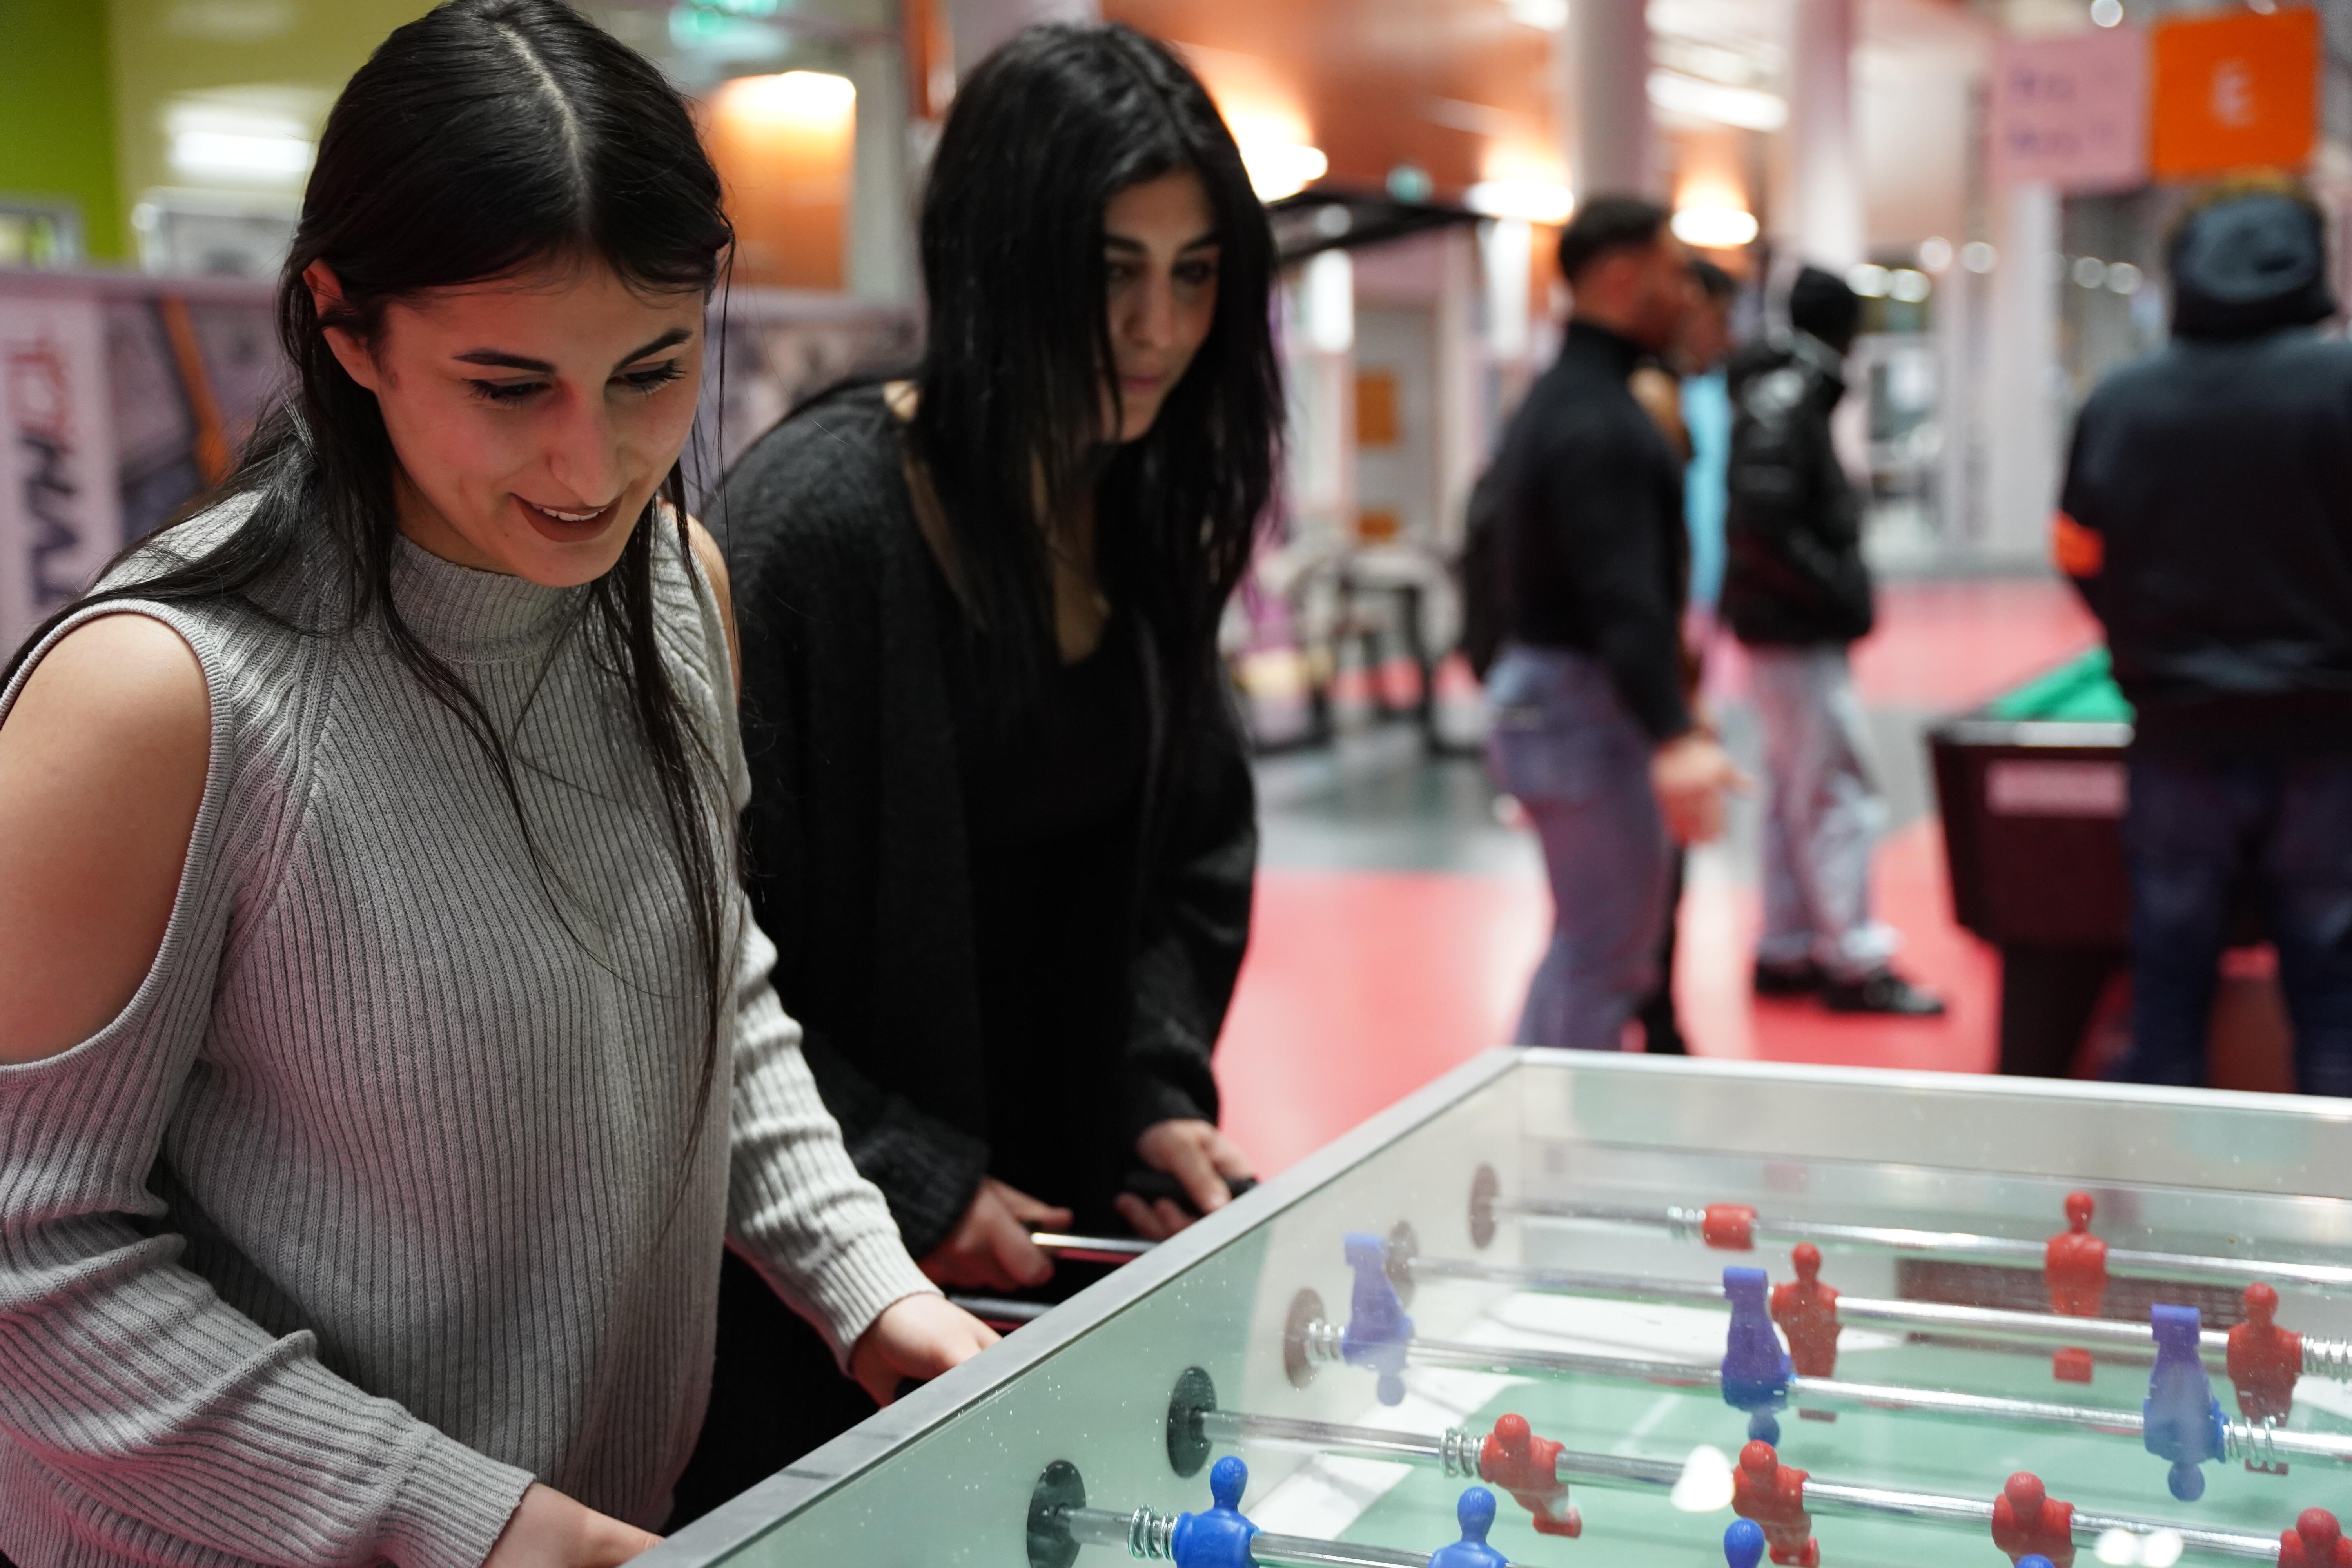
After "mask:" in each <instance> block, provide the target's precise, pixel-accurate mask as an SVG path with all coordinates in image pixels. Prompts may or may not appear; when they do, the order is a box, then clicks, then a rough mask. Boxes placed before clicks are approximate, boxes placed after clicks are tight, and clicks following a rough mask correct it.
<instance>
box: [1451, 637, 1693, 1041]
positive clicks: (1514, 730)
mask: <svg viewBox="0 0 2352 1568" xmlns="http://www.w3.org/2000/svg"><path fill="white" fill-rule="evenodd" d="M1486 702H1487V707H1488V709H1489V710H1490V714H1491V718H1492V725H1491V728H1490V730H1489V739H1488V742H1487V745H1488V750H1489V752H1490V755H1491V758H1492V762H1493V764H1494V769H1495V776H1496V782H1497V783H1498V784H1501V785H1502V787H1503V788H1504V789H1505V790H1507V792H1509V793H1510V794H1511V795H1515V796H1516V797H1517V799H1518V802H1519V805H1521V806H1522V807H1524V808H1525V809H1526V811H1527V814H1528V819H1529V820H1530V821H1532V822H1533V823H1534V825H1535V829H1536V833H1537V835H1538V837H1540V838H1541V839H1542V840H1543V853H1544V867H1545V869H1546V870H1547V871H1548V872H1549V876H1550V879H1551V900H1552V910H1553V920H1552V934H1551V944H1550V946H1549V948H1548V949H1546V950H1545V952H1544V956H1543V962H1542V963H1540V964H1538V966H1537V968H1536V973H1535V978H1534V980H1532V981H1531V982H1530V983H1529V984H1528V1002H1527V1008H1526V1010H1525V1011H1524V1012H1523V1013H1522V1014H1521V1015H1520V1017H1519V1027H1518V1034H1517V1043H1518V1044H1520V1045H1525V1046H1565V1047H1570V1048H1573V1049H1578V1050H1599V1051H1613V1050H1617V1049H1620V1048H1621V1047H1622V1036H1623V1033H1624V1029H1625V1021H1626V1020H1627V1019H1628V1018H1629V1017H1631V1016H1633V1010H1634V1009H1635V1008H1636V1007H1638V1006H1640V1005H1641V1004H1642V1002H1643V999H1644V998H1645V997H1647V996H1648V995H1649V994H1650V993H1651V991H1652V990H1653V989H1654V987H1655V985H1656V984H1657V947H1658V937H1659V934H1660V931H1661V930H1662V928H1663V922H1664V920H1665V917H1666V884H1667V879H1668V876H1669V874H1670V871H1671V868H1672V860H1673V852H1672V848H1671V847H1670V846H1669V845H1668V843H1667V840H1666V831H1665V825H1664V821H1663V820H1662V819H1661V818H1660V817H1659V816H1658V805H1657V797H1656V796H1655V795H1652V794H1651V792H1650V752H1651V742H1650V738H1649V736H1648V735H1647V733H1645V732H1644V731H1643V729H1642V727H1641V725H1639V724H1638V723H1636V722H1635V721H1634V720H1633V714H1632V712H1630V711H1629V710H1627V709H1626V707H1625V704H1624V702H1623V700H1622V699H1621V698H1619V696H1618V695H1617V687H1616V683H1615V682H1614V681H1613V680H1612V679H1610V676H1609V672H1608V670H1607V668H1605V667H1603V666H1602V664H1601V661H1600V660H1599V659H1597V658H1593V657H1592V656H1591V655H1590V654H1583V653H1578V652H1575V651H1573V650H1571V649H1568V648H1550V647H1524V646H1521V645H1519V644H1517V643H1513V644H1508V645H1506V647H1504V649H1503V652H1502V657H1501V658H1498V659H1497V660H1496V663H1495V668H1494V669H1493V670H1491V671H1490V672H1489V673H1488V675H1487V678H1486Z"/></svg>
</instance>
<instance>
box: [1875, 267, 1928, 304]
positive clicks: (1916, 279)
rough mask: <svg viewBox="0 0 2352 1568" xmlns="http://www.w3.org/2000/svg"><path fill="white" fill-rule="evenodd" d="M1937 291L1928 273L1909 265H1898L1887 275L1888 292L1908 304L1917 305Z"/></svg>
mask: <svg viewBox="0 0 2352 1568" xmlns="http://www.w3.org/2000/svg"><path fill="white" fill-rule="evenodd" d="M1934 291H1935V285H1934V284H1932V283H1930V282H1928V281H1927V274H1926V273H1924V272H1919V271H1915V270H1913V269H1912V268H1908V267H1898V268H1895V270H1894V271H1892V272H1890V273H1888V274H1887V275H1886V292H1887V294H1888V295H1889V296H1890V297H1892V298H1894V299H1896V300H1902V301H1903V302H1904V303H1905V304H1906V305H1916V304H1918V303H1920V302H1921V301H1922V300H1926V299H1927V296H1928V295H1929V294H1930V293H1932V292H1934Z"/></svg>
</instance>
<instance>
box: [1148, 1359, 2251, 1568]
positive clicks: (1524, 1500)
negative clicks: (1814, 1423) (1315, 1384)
mask: <svg viewBox="0 0 2352 1568" xmlns="http://www.w3.org/2000/svg"><path fill="white" fill-rule="evenodd" d="M1214 1399H1215V1394H1214V1390H1213V1387H1212V1385H1211V1384H1209V1382H1208V1379H1207V1377H1206V1374H1204V1373H1200V1372H1198V1371H1197V1369H1196V1370H1194V1371H1192V1372H1188V1373H1185V1374H1184V1377H1183V1378H1182V1379H1180V1380H1179V1382H1178V1384H1177V1388H1176V1393H1175V1394H1174V1396H1173V1397H1172V1398H1171V1402H1170V1405H1169V1413H1168V1432H1169V1444H1170V1450H1169V1451H1170V1458H1171V1461H1177V1462H1178V1463H1179V1468H1180V1469H1181V1468H1192V1469H1197V1468H1198V1466H1199V1464H1200V1463H1201V1462H1202V1459H1204V1458H1205V1456H1206V1454H1207V1452H1208V1448H1209V1447H1210V1446H1212V1445H1223V1446H1225V1447H1243V1446H1245V1445H1249V1444H1254V1443H1272V1444H1279V1445H1283V1446H1286V1447H1305V1448H1309V1449H1313V1450H1315V1451H1317V1452H1318V1453H1329V1454H1338V1455H1343V1456H1347V1457H1349V1458H1370V1459H1396V1460H1403V1461H1406V1462H1412V1463H1421V1464H1428V1465H1433V1466H1435V1467H1437V1468H1441V1469H1442V1470H1443V1471H1444V1473H1445V1474H1446V1475H1448V1476H1458V1477H1463V1478H1465V1479H1476V1480H1483V1481H1485V1482H1486V1483H1487V1484H1489V1485H1491V1486H1494V1487H1497V1488H1500V1489H1504V1490H1506V1491H1507V1492H1509V1493H1510V1494H1511V1495H1512V1496H1513V1497H1514V1498H1515V1499H1517V1500H1518V1501H1519V1503H1520V1504H1521V1505H1522V1506H1524V1507H1526V1508H1527V1509H1528V1510H1529V1512H1530V1513H1531V1515H1532V1516H1533V1520H1534V1523H1535V1527H1536V1529H1537V1530H1538V1531H1539V1532H1542V1533H1546V1534H1554V1535H1580V1534H1581V1533H1582V1531H1583V1521H1582V1519H1581V1517H1580V1515H1579V1514H1578V1511H1577V1510H1575V1509H1574V1508H1573V1507H1572V1506H1570V1504H1569V1501H1568V1487H1569V1485H1570V1483H1571V1482H1577V1483H1582V1484H1586V1485H1592V1486H1600V1487H1602V1488H1617V1489H1622V1488H1635V1489H1666V1490H1672V1491H1675V1492H1676V1493H1677V1494H1678V1496H1677V1500H1676V1501H1677V1506H1678V1507H1682V1508H1685V1510H1687V1511H1690V1512H1694V1513H1705V1512H1712V1511H1715V1510H1719V1509H1722V1508H1724V1507H1727V1506H1728V1507H1731V1508H1733V1509H1735V1510H1738V1512H1739V1513H1740V1514H1741V1516H1742V1517H1747V1518H1757V1519H1759V1520H1767V1521H1773V1519H1772V1516H1774V1515H1775V1514H1779V1515H1782V1516H1786V1517H1784V1518H1782V1519H1780V1520H1779V1521H1774V1522H1780V1523H1783V1524H1786V1523H1788V1522H1790V1520H1793V1519H1801V1518H1802V1517H1803V1516H1804V1515H1805V1514H1808V1513H1827V1514H1833V1515H1866V1516H1874V1517H1878V1518H1895V1519H1908V1520H1917V1521H1924V1522H1932V1523H1940V1524H1948V1525H1954V1526H1959V1527H1964V1528H1970V1529H1985V1528H1988V1527H1990V1528H1991V1529H1992V1530H1993V1531H1994V1532H1995V1540H1996V1542H1997V1543H1998V1542H2001V1540H2002V1538H2003V1537H2004V1536H2006V1535H2009V1534H2011V1532H2012V1531H2016V1530H2024V1531H2029V1532H2030V1531H2041V1532H2042V1535H2043V1537H2044V1538H2045V1539H2044V1541H2043V1542H2042V1544H2045V1545H2046V1544H2053V1543H2054V1542H2049V1541H2048V1540H2047V1539H2046V1538H2047V1537H2048V1536H2050V1535H2051V1534H2052V1533H2053V1532H2056V1533H2057V1534H2058V1535H2059V1536H2060V1538H2061V1539H2072V1540H2075V1541H2081V1542H2096V1541H2097V1540H2099V1538H2101V1537H2103V1536H2107V1535H2110V1534H2112V1533H2113V1532H2116V1531H2121V1532H2123V1533H2125V1534H2126V1535H2130V1536H2133V1537H2137V1538H2142V1539H2145V1538H2147V1537H2150V1536H2154V1535H2158V1534H2161V1533H2169V1534H2170V1535H2172V1536H2173V1537H2175V1538H2177V1539H2178V1540H2179V1542H2180V1544H2181V1546H2182V1548H2183V1549H2184V1550H2187V1551H2193V1552H2204V1553H2207V1554H2210V1555H2213V1556H2221V1557H2233V1558H2243V1559H2249V1560H2252V1561H2255V1562H2262V1563H2275V1562H2277V1561H2278V1554H2279V1541H2278V1538H2277V1537H2275V1536H2263V1535H2249V1534H2245V1533H2243V1532H2242V1531H2226V1530H2211V1529H2207V1528H2205V1527H2202V1526H2199V1525H2183V1524H2174V1523H2171V1522H2168V1521H2157V1520H2147V1519H2137V1518H2130V1517H2126V1516H2123V1515H2116V1514H2105V1513H2098V1512H2095V1511H2091V1510H2081V1509H2075V1508H2073V1507H2072V1506H2071V1505H2068V1504H2065V1503H2056V1504H2052V1503H2050V1502H2049V1501H2048V1500H2047V1496H2046V1492H2045V1490H2044V1489H2043V1488H2042V1482H2041V1481H2040V1479H2038V1478H2035V1477H2032V1476H2023V1475H2021V1476H2013V1477H2011V1478H2010V1481H2009V1484H2008V1486H2007V1488H2006V1489H2004V1492H2003V1495H2002V1497H2001V1498H2000V1499H1996V1500H1990V1501H1986V1500H1979V1499H1975V1498H1963V1497H1952V1496H1947V1495H1942V1494H1937V1493H1933V1492H1916V1491H1908V1490H1905V1489H1898V1488H1892V1487H1876V1486H1861V1485H1855V1484H1852V1483H1847V1482H1840V1481H1832V1480H1825V1479H1821V1478H1818V1477H1815V1476H1812V1475H1810V1474H1809V1473H1807V1472H1806V1471H1803V1470H1799V1469H1794V1468H1790V1467H1789V1466H1786V1465H1782V1464H1780V1462H1779V1459H1778V1457H1777V1456H1776V1455H1774V1454H1773V1453H1772V1452H1771V1450H1770V1449H1769V1447H1767V1446H1765V1445H1763V1444H1754V1445H1751V1446H1750V1447H1748V1448H1747V1449H1744V1450H1743V1451H1742V1453H1741V1455H1740V1458H1739V1462H1738V1466H1737V1467H1733V1466H1731V1465H1730V1464H1729V1463H1728V1462H1727V1461H1726V1460H1725V1459H1724V1458H1723V1457H1722V1456H1721V1455H1720V1454H1717V1455H1715V1456H1714V1461H1715V1464H1716V1466H1717V1471H1716V1472H1715V1473H1712V1474H1710V1473H1708V1472H1706V1471H1705V1470H1703V1469H1700V1468H1698V1467H1697V1466H1696V1463H1695V1462H1694V1463H1688V1464H1680V1465H1678V1464H1675V1463H1674V1462H1672V1461H1670V1460H1665V1459H1656V1458H1642V1457H1637V1456H1631V1455H1622V1454H1601V1453H1588V1452H1580V1451H1579V1450H1577V1449H1573V1448H1570V1447H1566V1446H1564V1445H1562V1444H1560V1443H1558V1442H1554V1441H1551V1440H1549V1439H1547V1438H1543V1437H1539V1436H1536V1435H1535V1434H1534V1433H1533V1432H1531V1431H1530V1430H1529V1428H1528V1423H1527V1421H1526V1420H1525V1418H1523V1417H1521V1416H1518V1415H1504V1416H1502V1417H1501V1418H1500V1419H1498V1420H1497V1421H1496V1423H1495V1426H1494V1427H1493V1428H1492V1429H1491V1430H1490V1431H1487V1432H1479V1431H1475V1430H1474V1429H1471V1428H1467V1427H1451V1428H1448V1429H1447V1430H1446V1431H1444V1432H1442V1433H1434V1434H1425V1433H1411V1432H1397V1431H1391V1430H1389V1429H1387V1428H1385V1427H1377V1426H1349V1425H1344V1424H1340V1423H1335V1422H1325V1421H1306V1420H1298V1419H1295V1418H1292V1417H1289V1416H1280V1415H1257V1414H1255V1413H1250V1412H1244V1411H1234V1410H1220V1409H1217V1408H1215V1405H1214ZM2027 1483H2030V1484H2027ZM1679 1494H1688V1495H1679Z"/></svg>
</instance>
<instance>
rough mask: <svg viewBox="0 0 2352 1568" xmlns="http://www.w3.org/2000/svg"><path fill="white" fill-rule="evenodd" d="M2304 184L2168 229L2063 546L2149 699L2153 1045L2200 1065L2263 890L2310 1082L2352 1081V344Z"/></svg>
mask: <svg viewBox="0 0 2352 1568" xmlns="http://www.w3.org/2000/svg"><path fill="white" fill-rule="evenodd" d="M2325 232H2326V230H2325V227H2324V220H2323V218H2322V216H2321V214H2320V211H2319V209H2318V207H2317V206H2316V205H2314V204H2313V202H2312V201H2311V199H2310V197H2309V196H2308V195H2305V194H2304V193H2303V192H2302V191H2301V190H2300V189H2299V188H2296V187H2293V186H2290V185H2286V184H2284V183H2281V182H2276V181H2269V182H2263V183H2243V184H2236V185H2232V186H2228V187H2224V188H2222V189H2221V190H2219V191H2217V192H2214V193H2212V194H2211V195H2209V196H2208V197H2207V198H2206V199H2205V200H2204V201H2203V202H2201V203H2200V204H2199V205H2196V206H2194V207H2192V208H2191V210H2190V212H2189V216H2187V217H2186V218H2185V219H2184V220H2183V221H2182V223H2181V225H2180V226H2179V228H2178V229H2177V230H2176V231H2175V233H2174V236H2173V239H2172V244H2171V255H2170V262H2171V270H2172V283H2173V318H2172V342H2170V343H2169V344H2168V345H2167V346H2166V347H2165V348H2163V349H2161V350H2159V351H2158V353H2154V354H2152V355H2150V356H2148V357H2147V358H2146V359H2144V360H2141V361H2139V362H2137V363H2134V364H2130V365H2126V366H2125V367H2124V368H2123V369H2122V370H2119V371H2117V372H2116V374H2113V375H2111V376H2109V377H2108V378H2107V379H2106V381H2105V382H2104V383H2102V384H2100V386H2099V388H2098V390H2097V391H2095V392H2094V393H2093V394H2092V395H2091V398H2090V401H2089V402H2087V403H2086V404H2084V406H2083V412H2082V414H2081V416H2079V418H2078V419H2077V421H2076V423H2075V426H2074V450H2073V454H2072V456H2071V458H2070V459H2069V461H2068V464H2067V473H2066V485H2065V490H2064V493H2063V497H2062V499H2061V502H2060V511H2059V514H2058V518H2057V523H2056V544H2057V555H2058V561H2059V564H2060V565H2061V566H2062V567H2063V568H2064V570H2065V571H2066V572H2067V574H2069V575H2070V576H2072V577H2073V578H2074V583H2075V585H2076V586H2077V587H2079V588H2080V589H2081V590H2082V593H2083V596H2084V599H2085V600H2086V601H2087V602H2088V603H2089V605H2090V606H2091V609H2092V611H2093V612H2094V613H2095V614H2096V615H2097V616H2098V617H2099V619H2100V621H2101V622H2102V623H2103V624H2104V625H2105V627H2106V633H2107V647H2108V649H2109V651H2110V652H2111V653H2112V654H2113V656H2114V659H2115V672H2116V681H2117V682H2118V684H2120V685H2121V686H2122V688H2123V691H2124V695H2125V696H2126V697H2127V698H2129V699H2130V700H2131V702H2132V706H2133V708H2134V710H2136V713H2137V723H2136V729H2135V732H2134V735H2133V739H2132V746H2131V752H2130V768H2131V789H2130V805H2129V807H2128V810H2127V813H2126V818H2125V824H2124V837H2125V844H2126V849H2127V851H2128V854H2129V858H2130V864H2131V877H2132V1047H2131V1051H2130V1054H2129V1055H2128V1056H2127V1057H2126V1059H2125V1061H2124V1063H2123V1064H2122V1067H2121V1069H2120V1076H2122V1077H2125V1078H2126V1079H2137V1080H2139V1081H2142V1082H2150V1083H2176V1084H2193V1083H2199V1082H2201V1081H2202V1080H2203V1078H2204V1072H2205V1038H2206V1031H2207V1025H2208V1022H2209V1019H2210V1014H2211V1012H2212V1006H2213V989H2214V971H2215V965H2216V963H2217V961H2218V960H2219V958H2220V955H2221V943H2222V940H2223V931H2224V928H2225V924H2226V921H2227V916H2228V911H2229V905H2230V901H2231V893H2232V889H2234V888H2235V887H2236V886H2238V885H2239V884H2241V883H2246V884H2251V885H2252V887H2253V888H2254V889H2256V890H2258V891H2259V893H2260V894H2261V897H2262V906H2263V914H2264V918H2265V921H2266V924H2267V925H2268V928H2269V931H2270V936H2271V940H2272V941H2273V942H2274V943H2275V944H2276V946H2277V948H2278V957H2279V979H2280V981H2281V983H2282V984H2283V986H2284V990H2285V993H2286V1004H2287V1011H2288V1013H2289V1015H2290V1016H2291V1017H2292V1018H2293V1020H2294V1054H2295V1075H2296V1079H2297V1081H2298V1083H2299V1085H2300V1087H2301V1088H2302V1089H2303V1090H2304V1091H2305V1093H2313V1094H2335V1095H2345V1094H2352V952H2347V940H2352V344H2347V343H2344V342H2330V341H2327V340H2325V339H2323V338H2322V337H2320V335H2319V334H2318V333H2317V332H2316V331H2313V330H2312V329H2313V327H2314V326H2315V324H2316V323H2318V322H2319V321H2324V320H2326V318H2327V317H2329V316H2331V315H2333V314H2334V313H2335V310H2336V301H2335V300H2334V298H2333V297H2332V295H2331V294H2330V292H2329V290H2328V286H2327V253H2326V241H2325V239H2324V238H2323V236H2324V234H2325Z"/></svg>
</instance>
